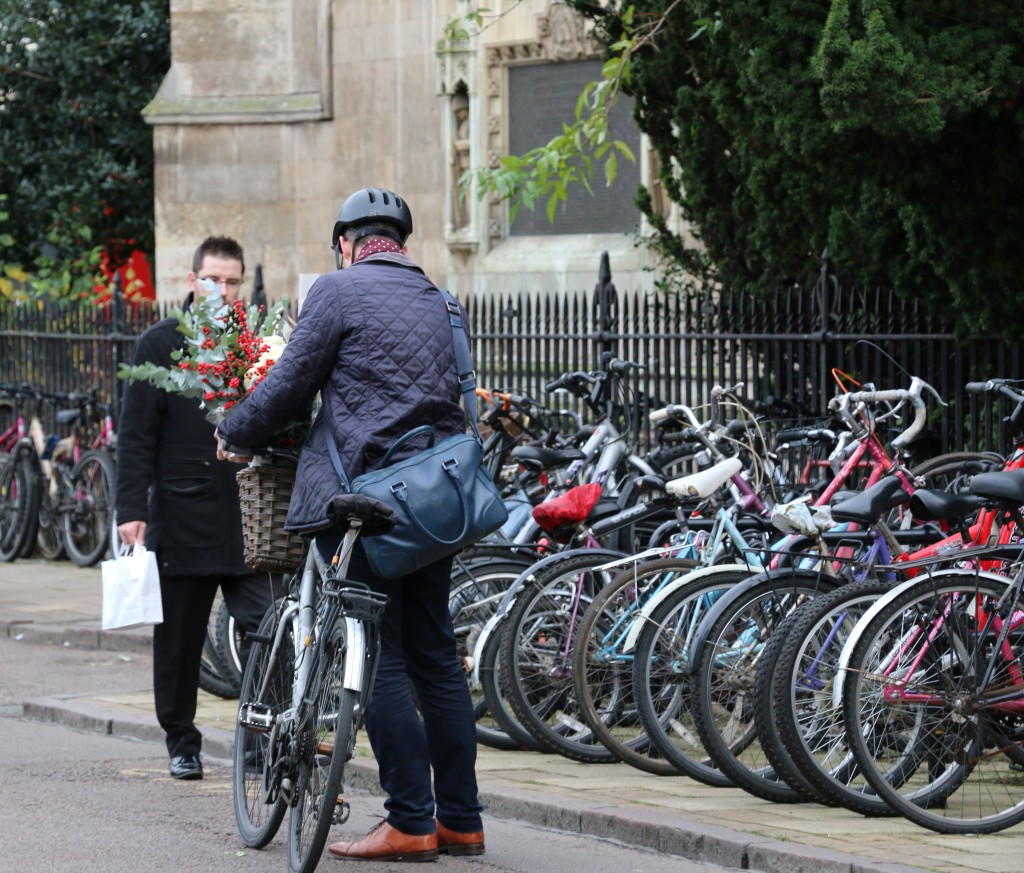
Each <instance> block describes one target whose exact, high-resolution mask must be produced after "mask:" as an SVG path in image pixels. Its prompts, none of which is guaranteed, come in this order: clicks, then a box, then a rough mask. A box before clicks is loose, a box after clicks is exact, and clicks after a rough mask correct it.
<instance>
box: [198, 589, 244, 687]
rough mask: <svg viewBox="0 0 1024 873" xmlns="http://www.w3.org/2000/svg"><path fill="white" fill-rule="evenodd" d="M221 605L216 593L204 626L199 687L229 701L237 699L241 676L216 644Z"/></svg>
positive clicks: (221, 602)
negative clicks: (204, 636) (204, 635)
mask: <svg viewBox="0 0 1024 873" xmlns="http://www.w3.org/2000/svg"><path fill="white" fill-rule="evenodd" d="M218 603H219V604H220V606H218ZM223 604H224V601H223V600H222V599H221V598H220V593H219V592H218V594H217V596H216V598H215V599H214V607H213V608H211V610H210V617H209V620H208V621H207V625H206V640H205V641H204V642H203V654H202V657H201V659H200V661H199V687H200V688H202V689H203V691H207V692H209V693H210V694H213V695H215V696H216V697H223V698H224V699H225V700H231V699H232V698H234V697H238V696H239V694H240V692H241V687H242V675H241V673H240V672H238V671H236V670H235V669H234V667H233V666H232V665H230V664H228V662H227V661H226V660H225V658H224V654H223V653H222V647H221V646H220V645H219V644H218V633H219V629H218V620H219V616H220V607H221V606H223Z"/></svg>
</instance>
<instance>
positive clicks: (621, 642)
mask: <svg viewBox="0 0 1024 873" xmlns="http://www.w3.org/2000/svg"><path fill="white" fill-rule="evenodd" d="M694 564H695V562H694V561H692V560H675V559H668V560H663V561H654V562H651V563H650V564H645V565H640V566H634V568H633V569H631V570H629V571H627V572H625V573H623V574H622V575H620V576H619V577H617V578H616V579H614V580H613V581H612V582H611V583H609V584H608V585H607V586H605V587H604V588H603V589H602V590H601V591H600V592H599V593H598V595H597V596H596V597H595V598H594V602H593V603H592V604H591V605H590V606H589V607H588V609H587V611H586V613H585V614H584V616H583V621H582V622H581V624H580V631H579V637H578V639H577V643H576V645H575V646H574V648H573V670H572V678H573V684H574V687H575V691H576V697H577V700H579V703H580V711H581V712H582V714H583V718H584V720H585V721H586V723H587V725H588V726H589V727H590V729H591V730H592V731H593V732H594V735H595V736H596V737H597V739H598V740H599V741H600V742H601V744H602V745H603V746H604V747H605V748H606V749H608V751H610V752H611V753H612V754H613V755H614V756H615V757H616V758H617V759H618V760H620V761H622V762H623V763H626V764H631V765H632V766H634V767H636V768H637V769H638V770H642V771H644V772H646V773H651V774H653V775H655V776H675V775H678V774H679V771H678V770H677V769H676V767H675V765H673V764H672V763H670V762H669V761H666V760H665V758H664V756H663V755H662V754H661V753H660V752H659V751H658V748H657V746H655V745H654V744H653V743H651V740H650V737H648V736H647V732H646V730H645V729H644V726H643V723H642V722H641V720H640V714H639V712H638V711H637V705H636V699H635V696H634V694H633V654H632V652H626V651H625V646H626V640H627V636H628V633H629V629H630V626H631V625H632V622H633V620H634V619H636V617H637V616H638V614H639V610H640V608H641V607H642V606H643V604H644V602H645V601H646V599H647V598H648V597H649V596H650V595H651V594H653V593H654V592H655V591H657V590H659V589H661V588H663V587H664V586H665V585H667V584H669V583H670V582H671V581H672V580H673V579H676V578H678V577H679V576H680V575H685V574H687V573H689V572H691V571H692V570H693V569H694Z"/></svg>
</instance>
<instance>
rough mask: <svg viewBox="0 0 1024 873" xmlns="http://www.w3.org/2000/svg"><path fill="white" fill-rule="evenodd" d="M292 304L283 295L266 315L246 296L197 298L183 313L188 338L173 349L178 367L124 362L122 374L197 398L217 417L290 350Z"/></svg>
mask: <svg viewBox="0 0 1024 873" xmlns="http://www.w3.org/2000/svg"><path fill="white" fill-rule="evenodd" d="M286 308H287V300H280V301H278V302H277V303H275V304H274V305H273V306H272V307H271V308H270V310H269V311H268V312H267V313H266V314H265V315H264V311H263V307H262V306H247V305H246V304H245V302H244V301H241V300H238V301H236V302H235V303H234V304H233V305H231V306H227V305H224V306H221V307H220V308H218V309H214V308H213V307H211V306H208V305H206V304H205V303H204V302H203V300H202V299H197V300H196V301H195V303H194V304H193V306H192V307H191V308H190V309H187V310H184V311H180V312H178V313H177V318H178V332H179V333H180V334H181V335H182V338H183V342H182V346H181V348H180V349H176V350H175V351H173V352H171V359H172V360H173V361H175V362H177V363H176V366H174V367H163V366H160V365H158V364H153V363H144V364H135V365H131V364H122V365H121V367H120V369H119V371H118V374H117V376H118V378H119V379H127V380H129V381H131V382H138V381H145V382H149V383H150V384H151V385H154V386H156V387H157V388H160V389H162V390H164V391H167V392H170V393H172V394H182V395H184V396H185V397H197V398H199V400H200V404H201V405H202V407H203V408H204V409H206V410H208V411H209V412H210V413H213V415H212V416H211V418H212V419H216V418H218V417H219V416H222V415H223V414H224V413H226V412H227V411H228V410H230V409H231V408H232V407H233V406H235V405H236V404H238V403H239V402H241V401H242V400H244V399H245V397H246V396H248V394H249V393H251V392H252V390H253V388H255V387H256V386H257V385H258V384H259V383H260V382H261V381H262V380H263V379H264V378H265V377H266V375H267V373H268V372H269V371H270V369H271V367H272V366H273V365H274V362H275V361H276V360H277V359H278V358H279V357H280V356H281V354H282V353H283V352H284V350H285V348H286V345H287V337H286V335H285V334H286V326H285V322H284V315H285V310H286Z"/></svg>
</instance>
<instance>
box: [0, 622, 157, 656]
mask: <svg viewBox="0 0 1024 873" xmlns="http://www.w3.org/2000/svg"><path fill="white" fill-rule="evenodd" d="M0 637H7V638H8V639H23V640H26V641H27V642H32V643H41V644H43V645H68V646H78V647H80V648H83V649H102V650H103V651H111V652H148V651H150V650H151V649H152V646H153V631H152V629H151V628H145V629H141V630H127V631H105V630H101V629H100V628H98V627H96V623H95V622H82V623H81V624H80V625H76V624H74V623H71V624H44V623H39V622H35V621H18V620H14V621H11V620H0Z"/></svg>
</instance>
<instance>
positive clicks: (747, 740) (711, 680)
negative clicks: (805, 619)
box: [691, 568, 838, 803]
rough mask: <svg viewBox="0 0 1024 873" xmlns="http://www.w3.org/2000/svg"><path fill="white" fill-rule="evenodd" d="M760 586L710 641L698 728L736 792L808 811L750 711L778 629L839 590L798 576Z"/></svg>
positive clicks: (696, 679) (697, 706)
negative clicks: (810, 601)
mask: <svg viewBox="0 0 1024 873" xmlns="http://www.w3.org/2000/svg"><path fill="white" fill-rule="evenodd" d="M757 578H758V581H757V582H756V583H753V584H752V585H751V587H749V588H748V589H746V590H744V592H743V593H742V594H741V595H738V596H737V598H736V600H735V601H733V602H732V603H730V604H729V606H728V607H727V608H725V609H724V611H723V612H722V613H721V614H720V615H718V616H717V617H714V618H712V623H711V625H710V627H709V628H707V629H706V633H703V638H704V641H705V642H704V645H703V646H702V647H701V650H700V651H699V652H697V653H696V655H697V657H698V659H699V660H698V661H697V667H696V670H695V672H694V673H693V675H692V677H691V679H692V682H693V723H694V727H695V728H696V729H697V734H698V735H699V736H700V739H701V743H702V744H703V745H704V748H705V749H706V750H707V753H708V756H709V757H710V758H711V760H712V761H713V762H714V764H715V766H717V767H718V769H719V770H721V771H722V773H724V774H725V775H726V776H727V777H728V778H729V779H730V781H732V782H733V784H735V785H737V786H739V787H740V788H743V789H744V790H746V791H747V792H748V793H749V794H752V795H754V796H755V797H760V798H762V799H763V800H771V801H773V802H776V803H800V802H803V801H805V800H807V799H808V798H807V797H806V796H805V795H803V794H801V793H800V792H799V791H798V790H797V789H796V788H794V787H793V786H790V785H787V784H786V783H785V782H784V781H782V779H781V778H779V776H778V774H777V773H776V772H775V770H774V769H773V768H772V767H771V766H770V765H769V764H768V761H767V758H766V756H765V754H764V750H763V749H762V748H761V744H760V741H759V740H758V737H757V729H756V726H755V724H754V718H753V715H754V714H753V707H752V706H748V704H750V703H752V698H753V696H752V692H753V685H754V680H755V678H756V670H757V665H758V662H759V659H760V656H761V654H762V653H763V650H764V646H765V644H766V643H767V641H768V638H769V637H770V635H771V634H772V632H773V631H774V629H775V627H777V626H778V624H779V623H781V621H782V620H783V619H784V618H785V617H786V615H788V614H789V613H790V612H791V611H792V610H793V609H794V608H796V606H798V605H799V604H800V603H801V602H803V600H804V599H807V598H811V597H816V596H818V595H821V594H827V593H829V592H831V591H832V590H834V589H835V588H836V587H837V586H838V583H837V581H836V580H835V579H834V578H832V577H829V576H825V575H823V574H822V573H819V572H816V571H813V570H798V569H794V568H786V569H784V570H778V571H772V572H769V573H764V574H761V575H760V576H759V577H757Z"/></svg>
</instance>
